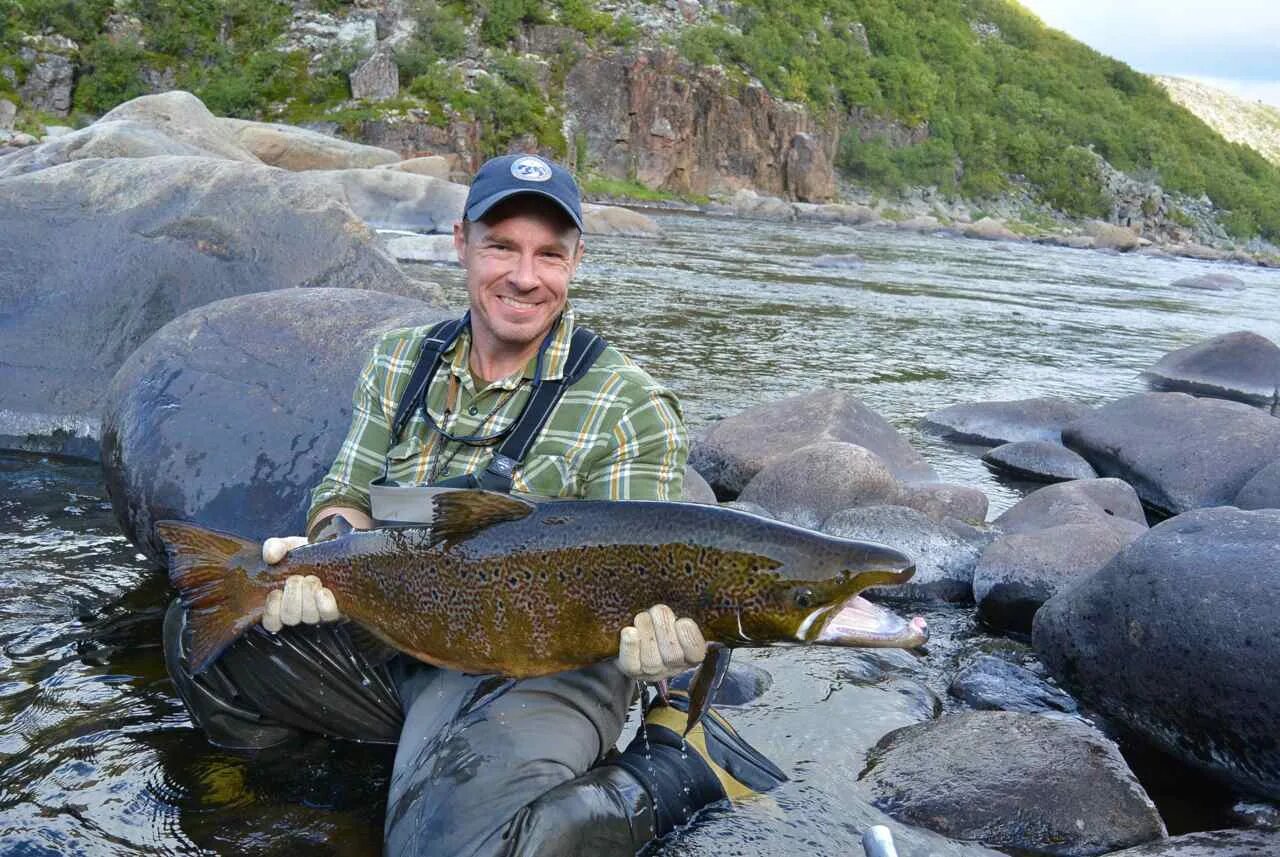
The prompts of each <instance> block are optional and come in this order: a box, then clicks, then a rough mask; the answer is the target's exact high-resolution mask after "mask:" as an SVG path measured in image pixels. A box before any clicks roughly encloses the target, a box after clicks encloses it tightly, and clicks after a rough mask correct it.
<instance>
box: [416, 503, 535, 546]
mask: <svg viewBox="0 0 1280 857" xmlns="http://www.w3.org/2000/svg"><path fill="white" fill-rule="evenodd" d="M433 507H434V510H435V515H434V516H433V517H432V519H431V525H430V527H429V529H430V531H431V543H432V544H439V543H440V542H446V541H448V542H453V541H461V540H462V539H465V538H467V537H468V536H471V535H473V534H474V533H476V532H479V531H480V530H483V529H484V528H485V527H488V526H490V525H491V524H498V523H501V522H503V521H518V520H520V519H521V518H525V517H528V516H529V515H530V514H531V513H532V512H533V510H534V509H536V508H537V507H536V506H534V505H533V504H532V503H530V502H529V501H527V500H521V499H519V498H517V497H512V496H511V495H510V494H500V493H498V492H497V491H441V492H440V493H439V494H437V495H436V496H435V501H434V504H433Z"/></svg>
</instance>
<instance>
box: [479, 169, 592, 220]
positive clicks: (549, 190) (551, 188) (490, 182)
mask: <svg viewBox="0 0 1280 857" xmlns="http://www.w3.org/2000/svg"><path fill="white" fill-rule="evenodd" d="M522 193H528V194H536V195H537V196H544V197H546V198H547V199H549V200H551V201H552V202H554V203H556V204H557V205H559V206H560V208H561V209H563V210H564V213H565V214H567V215H569V218H570V219H571V220H572V221H573V222H574V225H575V226H577V227H578V229H580V230H582V231H583V232H585V231H586V228H585V227H583V225H582V200H581V197H580V194H579V193H578V183H577V182H575V181H574V180H573V176H571V175H569V171H568V170H566V169H565V168H564V167H562V166H560V165H559V164H557V163H554V162H552V161H548V160H547V159H545V158H540V157H538V156H537V155H503V156H501V157H498V158H490V159H489V160H487V161H485V162H484V164H483V165H482V166H481V167H480V169H479V171H477V172H476V176H475V178H474V179H472V181H471V190H470V191H469V192H468V193H467V203H466V205H465V206H464V207H463V211H464V212H465V213H466V216H467V220H473V221H474V220H480V219H481V218H483V217H484V216H485V215H486V214H487V213H488V212H489V210H490V209H492V208H493V207H494V206H495V205H497V204H498V203H500V202H502V201H503V200H504V199H507V198H509V197H513V196H516V195H517V194H522Z"/></svg>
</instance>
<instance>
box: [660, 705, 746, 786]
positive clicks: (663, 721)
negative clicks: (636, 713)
mask: <svg viewBox="0 0 1280 857" xmlns="http://www.w3.org/2000/svg"><path fill="white" fill-rule="evenodd" d="M644 719H645V722H646V723H652V724H653V725H655V726H665V727H666V728H668V729H670V730H671V731H672V732H674V733H676V734H677V735H680V734H681V733H683V732H684V727H685V726H686V725H687V724H688V722H689V716H688V715H687V714H685V713H684V712H683V711H680V710H679V709H677V708H672V707H671V706H668V705H658V706H654V707H653V708H650V709H649V713H648V714H646V715H645V718H644ZM684 740H685V743H687V744H689V746H691V747H692V748H693V749H694V750H695V751H697V753H698V755H699V756H701V757H702V760H703V761H704V762H706V763H707V766H708V767H710V768H711V772H712V773H713V774H715V775H716V779H717V780H719V781H720V786H721V788H723V789H724V793H725V795H726V796H727V797H728V798H729V800H735V801H736V800H743V799H744V798H749V797H754V796H755V794H756V793H755V792H754V791H752V790H751V789H749V788H747V787H746V786H745V785H743V784H742V783H740V782H738V780H736V779H734V777H733V775H732V774H730V773H729V772H728V771H726V770H725V769H724V768H722V767H720V766H719V765H718V764H716V760H715V759H713V758H711V753H710V752H709V751H708V750H707V736H706V731H705V730H704V729H703V728H702V724H701V723H699V724H698V725H697V726H695V727H693V729H691V730H689V734H688V735H685V738H684Z"/></svg>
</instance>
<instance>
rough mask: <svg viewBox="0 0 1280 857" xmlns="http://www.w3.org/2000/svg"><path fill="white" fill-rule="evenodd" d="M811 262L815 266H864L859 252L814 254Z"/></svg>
mask: <svg viewBox="0 0 1280 857" xmlns="http://www.w3.org/2000/svg"><path fill="white" fill-rule="evenodd" d="M809 264H811V265H813V267H815V268H849V269H856V268H861V267H862V266H863V264H864V263H863V261H862V257H861V256H859V255H858V254H857V253H838V254H828V255H825V256H814V257H813V259H811V260H810V262H809Z"/></svg>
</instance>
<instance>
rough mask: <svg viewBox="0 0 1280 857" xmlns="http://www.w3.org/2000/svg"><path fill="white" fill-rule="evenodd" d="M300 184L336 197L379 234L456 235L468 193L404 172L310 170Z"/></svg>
mask: <svg viewBox="0 0 1280 857" xmlns="http://www.w3.org/2000/svg"><path fill="white" fill-rule="evenodd" d="M297 177H298V180H299V181H301V182H304V183H306V184H309V185H311V186H313V187H315V188H316V189H317V190H321V191H323V192H325V193H328V194H332V195H334V196H336V197H337V198H338V199H341V200H342V201H343V202H345V203H346V204H347V205H349V206H350V207H351V210H352V211H354V212H355V213H356V214H357V215H359V216H360V217H361V218H362V219H363V220H364V221H365V222H366V223H368V224H369V225H370V226H373V227H375V228H377V229H403V230H408V231H411V232H452V231H453V224H455V223H457V222H458V221H459V220H461V219H462V206H463V203H464V202H465V201H466V198H467V188H466V187H464V186H463V185H460V184H454V183H452V182H446V181H440V180H439V179H432V178H427V177H426V176H420V175H415V174H414V173H406V172H401V171H399V170H379V169H364V170H310V171H308V172H302V173H298V174H297Z"/></svg>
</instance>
